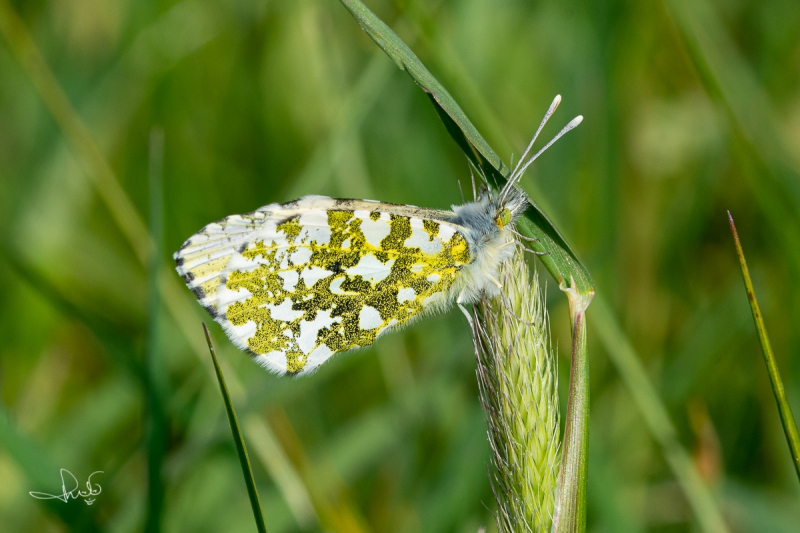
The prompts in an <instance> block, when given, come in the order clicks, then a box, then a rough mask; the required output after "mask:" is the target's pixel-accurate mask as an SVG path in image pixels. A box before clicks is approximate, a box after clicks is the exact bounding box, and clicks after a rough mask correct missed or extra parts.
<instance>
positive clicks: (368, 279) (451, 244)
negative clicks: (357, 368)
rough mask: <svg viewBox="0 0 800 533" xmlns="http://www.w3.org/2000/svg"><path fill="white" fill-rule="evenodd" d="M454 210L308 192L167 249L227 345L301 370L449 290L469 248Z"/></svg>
mask: <svg viewBox="0 0 800 533" xmlns="http://www.w3.org/2000/svg"><path fill="white" fill-rule="evenodd" d="M454 218H455V215H454V213H452V212H448V211H437V210H431V209H423V208H418V207H413V206H403V205H394V204H386V203H380V202H371V201H368V200H339V199H332V198H326V197H320V196H310V197H305V198H301V199H300V200H297V201H295V202H290V203H288V204H282V205H279V204H272V205H268V206H265V207H263V208H261V209H259V210H258V211H256V212H254V213H250V214H247V215H234V216H231V217H227V218H226V219H223V220H221V221H219V222H216V223H214V224H209V225H208V226H206V227H205V228H203V229H202V230H201V231H199V232H198V233H197V234H195V235H194V236H192V237H191V238H190V239H189V240H188V241H186V243H185V244H184V246H183V247H182V248H181V249H180V250H179V251H178V252H177V253H176V254H175V259H176V262H177V264H178V272H179V273H180V274H181V275H182V276H183V277H184V279H185V280H186V283H187V285H188V286H189V287H190V288H191V289H192V290H193V291H194V292H195V294H196V295H197V298H198V300H199V301H200V303H201V304H202V305H203V306H204V307H205V308H206V309H207V310H208V311H209V312H210V313H211V314H212V316H214V318H215V320H217V321H218V322H219V323H220V324H221V325H222V326H223V328H224V329H225V332H226V333H227V334H228V336H229V337H230V338H231V340H232V341H233V342H234V344H236V345H237V346H239V347H240V348H242V349H245V350H248V351H249V352H251V353H252V354H253V355H254V357H255V358H256V360H257V361H258V362H259V363H260V364H262V365H263V366H265V367H266V368H268V369H270V370H272V371H274V372H276V373H280V374H282V373H290V374H305V373H308V372H311V371H313V370H314V369H316V368H317V367H318V366H319V365H320V364H322V363H323V362H324V361H326V360H327V359H328V358H330V357H331V356H332V355H333V354H335V353H337V352H341V351H345V350H349V349H353V348H358V347H364V346H368V345H370V344H372V343H373V342H374V341H375V339H376V338H377V337H378V336H379V335H381V334H382V333H384V332H386V331H388V330H389V329H392V328H395V327H399V326H402V325H404V324H406V323H408V322H409V321H410V320H411V319H413V318H415V317H418V316H420V315H421V314H422V313H424V312H425V311H426V310H430V309H434V308H437V307H440V306H442V305H446V304H447V303H449V302H450V301H451V300H452V294H451V292H452V290H453V286H454V282H455V281H456V279H457V276H458V275H459V273H460V272H461V270H462V269H463V267H464V266H465V265H467V264H468V263H469V262H470V259H471V258H470V250H469V246H468V244H467V241H466V239H465V238H464V235H463V232H464V228H462V227H460V226H458V225H456V224H454V223H453V222H452V220H453V219H454Z"/></svg>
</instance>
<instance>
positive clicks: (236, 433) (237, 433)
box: [203, 324, 267, 533]
mask: <svg viewBox="0 0 800 533" xmlns="http://www.w3.org/2000/svg"><path fill="white" fill-rule="evenodd" d="M203 331H204V332H205V334H206V342H207V343H208V350H209V351H210V352H211V359H212V360H213V361H214V370H216V372H217V379H218V380H219V390H220V392H222V399H223V400H224V401H225V411H226V412H227V413H228V422H230V424H231V433H233V442H234V443H235V444H236V453H238V454H239V463H241V465H242V474H243V475H244V482H245V484H246V485H247V495H248V496H249V497H250V505H251V507H252V508H253V517H254V518H255V519H256V527H257V528H258V531H259V532H260V533H267V526H266V524H265V523H264V513H262V512H261V502H259V500H258V489H256V481H255V479H254V478H253V468H252V467H251V466H250V458H249V457H248V456H247V449H246V448H245V446H244V439H243V438H242V431H241V430H240V429H239V421H238V420H237V419H236V412H235V411H234V410H233V403H231V397H230V395H229V394H228V387H227V386H226V385H225V378H224V377H222V370H220V368H219V363H218V362H217V354H216V353H215V352H214V345H213V344H212V343H211V336H210V335H209V334H208V328H207V327H206V325H205V324H203Z"/></svg>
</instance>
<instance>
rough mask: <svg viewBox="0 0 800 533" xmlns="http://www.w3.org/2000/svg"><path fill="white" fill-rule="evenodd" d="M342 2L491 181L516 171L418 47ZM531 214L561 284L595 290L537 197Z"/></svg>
mask: <svg viewBox="0 0 800 533" xmlns="http://www.w3.org/2000/svg"><path fill="white" fill-rule="evenodd" d="M341 2H342V4H344V6H345V7H346V8H347V10H348V11H350V13H351V14H352V15H353V17H354V18H355V19H356V21H358V23H359V24H360V25H361V27H362V28H363V29H364V31H365V32H367V34H368V35H369V36H370V37H371V38H372V39H373V40H374V41H375V42H376V43H377V44H378V46H380V47H381V48H382V49H383V51H384V52H386V54H387V55H388V56H389V57H390V58H391V59H392V60H393V61H394V62H395V63H396V64H397V66H398V67H400V69H401V70H404V71H406V72H408V74H409V75H410V76H411V78H412V79H413V80H414V81H415V82H416V83H417V85H419V86H420V88H421V89H422V90H423V91H425V92H426V93H427V94H428V97H429V98H430V99H431V102H432V103H433V105H434V108H435V109H436V112H437V113H438V114H439V117H440V118H441V119H442V121H443V122H444V125H445V128H447V132H448V133H449V134H450V136H451V137H452V138H453V140H455V142H456V144H458V146H459V147H460V148H461V150H462V151H463V152H464V153H465V154H466V156H467V157H468V158H469V160H470V161H471V162H472V163H473V164H474V165H475V166H476V167H477V168H479V169H481V170H482V171H483V173H484V174H485V175H486V176H487V178H488V179H489V180H490V181H491V180H496V181H497V182H498V183H499V184H502V183H505V182H506V178H507V177H508V175H509V172H510V171H509V169H508V167H506V166H505V165H504V164H503V161H502V160H501V159H500V157H499V156H498V155H497V154H496V153H495V151H494V150H492V148H491V147H490V146H489V144H488V143H487V142H486V140H484V138H483V137H482V136H481V134H480V133H479V132H478V130H477V129H476V128H475V126H474V125H473V124H472V122H470V120H469V118H467V115H466V114H465V113H464V111H463V110H462V109H461V107H460V106H459V105H458V103H457V102H456V101H455V100H454V99H453V97H452V96H451V95H450V93H448V92H447V90H446V89H445V88H444V86H442V84H441V83H439V81H438V80H437V79H436V78H435V77H434V76H433V74H431V73H430V71H429V70H428V69H427V68H426V67H425V65H423V64H422V62H421V61H420V60H419V58H417V56H416V55H415V54H414V52H412V51H411V49H410V48H409V47H408V46H407V45H406V44H405V43H404V42H403V41H402V40H401V39H400V37H398V36H397V34H396V33H394V31H392V29H391V28H389V27H388V26H387V25H386V24H385V23H384V22H383V21H382V20H380V19H379V18H378V17H377V16H376V15H375V14H374V13H373V12H372V11H370V10H369V8H367V7H366V6H365V5H364V4H363V3H362V2H361V1H360V0H341ZM525 217H526V220H523V221H521V223H520V224H519V227H518V229H519V230H520V231H521V232H523V233H525V234H526V235H527V236H529V237H531V238H537V239H539V241H538V242H533V243H531V244H532V247H533V248H534V249H535V250H536V251H539V252H547V255H543V256H540V259H541V260H542V263H543V264H544V266H545V268H547V270H548V272H550V274H551V275H552V276H553V277H554V278H555V279H556V281H558V283H559V287H560V288H561V289H562V290H566V289H567V288H574V289H576V291H577V293H578V294H580V295H589V294H594V285H593V283H592V278H591V276H590V275H589V271H588V270H586V267H584V266H583V264H581V262H580V261H579V260H578V259H577V256H576V255H575V253H574V252H573V251H572V249H571V248H570V246H569V245H568V244H567V242H566V240H565V239H564V238H563V237H562V236H561V233H560V232H559V231H558V230H557V229H556V227H555V226H554V225H553V223H552V222H551V221H550V219H549V218H548V217H547V215H546V214H545V213H544V212H543V211H542V210H541V209H540V208H539V206H538V205H537V204H536V203H535V202H531V206H530V207H529V208H528V210H527V211H526V212H525ZM589 299H591V298H589ZM587 305H588V304H587Z"/></svg>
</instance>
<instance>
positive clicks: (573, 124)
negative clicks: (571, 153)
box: [503, 115, 583, 191]
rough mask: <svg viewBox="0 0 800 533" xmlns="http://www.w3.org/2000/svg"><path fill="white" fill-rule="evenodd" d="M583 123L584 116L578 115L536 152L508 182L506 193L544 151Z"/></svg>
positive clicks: (504, 188)
mask: <svg viewBox="0 0 800 533" xmlns="http://www.w3.org/2000/svg"><path fill="white" fill-rule="evenodd" d="M581 122H583V116H582V115H578V116H577V117H575V118H573V119H572V120H570V121H569V123H567V125H566V126H564V128H562V130H561V131H559V132H558V135H556V136H555V137H553V139H552V140H551V141H550V142H549V143H547V144H545V145H544V148H542V149H541V150H539V151H538V152H536V155H534V156H533V157H531V158H530V159H528V160H527V161H526V162H525V164H524V165H522V168H520V169H519V171H517V172H516V173H515V174H514V175H513V176H512V177H511V179H509V180H508V183H506V186H505V187H503V190H504V191H505V190H506V189H508V188H509V187H511V186H512V185H513V184H514V183H516V182H517V181H519V178H521V177H522V175H523V174H525V171H526V170H527V169H528V167H529V166H531V163H533V162H534V161H536V159H537V158H538V157H539V156H540V155H542V154H543V153H544V151H545V150H547V149H548V148H550V147H551V146H552V145H553V143H554V142H556V141H557V140H559V139H560V138H561V137H562V136H563V135H564V134H565V133H567V132H568V131H569V130H572V129H575V127H577V126H578V124H580V123H581Z"/></svg>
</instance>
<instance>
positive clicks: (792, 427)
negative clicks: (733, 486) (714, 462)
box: [728, 211, 800, 478]
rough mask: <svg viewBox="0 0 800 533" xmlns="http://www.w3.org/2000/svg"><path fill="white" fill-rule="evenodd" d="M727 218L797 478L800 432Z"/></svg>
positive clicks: (744, 264)
mask: <svg viewBox="0 0 800 533" xmlns="http://www.w3.org/2000/svg"><path fill="white" fill-rule="evenodd" d="M728 221H729V223H730V225H731V233H732V234H733V241H734V243H735V244H736V255H738V256H739V265H740V266H741V267H742V278H744V287H745V290H746V291H747V299H748V300H749V302H750V310H751V311H752V312H753V321H755V323H756V331H758V340H759V342H760V343H761V350H762V352H763V353H764V363H765V364H766V365H767V373H768V374H769V382H770V385H772V392H773V394H775V403H777V404H778V413H779V414H780V417H781V424H783V432H784V433H785V434H786V443H787V444H788V445H789V453H791V455H792V462H793V463H794V468H795V471H796V472H797V477H798V478H800V435H799V434H798V432H797V422H795V419H794V414H793V413H792V406H791V405H789V400H788V399H787V398H786V391H785V390H784V388H783V380H782V379H781V373H780V369H778V363H777V362H776V361H775V354H774V353H773V352H772V345H771V344H770V342H769V336H768V335H767V326H766V325H765V324H764V317H763V316H762V315H761V309H760V308H759V307H758V300H757V299H756V293H755V290H754V289H753V281H752V280H751V279H750V270H748V268H747V261H745V258H744V251H743V250H742V243H741V242H739V234H738V233H737V232H736V225H735V224H734V223H733V217H732V216H731V212H730V211H728Z"/></svg>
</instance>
